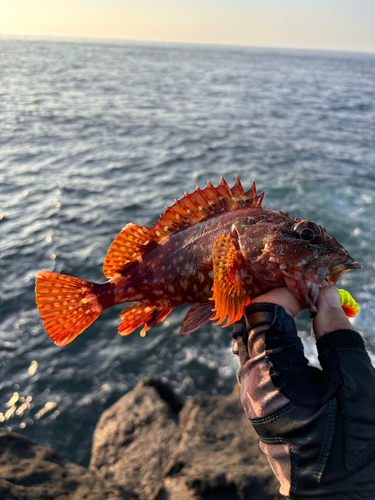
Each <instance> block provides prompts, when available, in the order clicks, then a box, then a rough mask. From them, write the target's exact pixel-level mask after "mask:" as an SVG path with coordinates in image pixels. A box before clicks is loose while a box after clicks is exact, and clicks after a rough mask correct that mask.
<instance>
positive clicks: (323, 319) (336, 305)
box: [313, 286, 354, 340]
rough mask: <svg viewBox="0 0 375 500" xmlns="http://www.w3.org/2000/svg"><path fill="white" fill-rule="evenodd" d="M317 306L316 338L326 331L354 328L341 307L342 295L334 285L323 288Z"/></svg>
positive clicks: (314, 322)
mask: <svg viewBox="0 0 375 500" xmlns="http://www.w3.org/2000/svg"><path fill="white" fill-rule="evenodd" d="M316 306H317V308H318V313H317V315H316V316H315V318H314V319H313V328H314V333H315V337H316V340H318V339H319V338H320V337H321V336H322V335H324V334H325V333H330V332H334V331H335V330H341V329H344V330H354V328H353V326H352V324H351V323H350V321H349V320H348V318H347V317H346V314H345V313H344V311H343V309H342V307H341V300H340V295H339V292H338V290H337V288H335V287H334V286H330V287H326V288H323V289H322V290H321V291H320V295H319V299H318V302H317V304H316Z"/></svg>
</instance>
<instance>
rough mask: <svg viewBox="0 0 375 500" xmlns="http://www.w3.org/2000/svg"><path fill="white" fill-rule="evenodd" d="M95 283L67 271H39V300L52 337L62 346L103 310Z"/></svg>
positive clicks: (37, 292) (37, 279)
mask: <svg viewBox="0 0 375 500" xmlns="http://www.w3.org/2000/svg"><path fill="white" fill-rule="evenodd" d="M96 286H100V285H95V284H94V283H91V282H89V281H85V280H81V279H78V278H73V277H72V276H65V275H63V274H57V273H52V272H50V271H41V272H38V273H37V274H36V288H35V291H36V302H37V306H38V309H39V312H40V315H41V316H42V319H43V321H44V327H45V329H46V330H47V333H48V335H49V336H50V338H51V340H53V341H54V342H55V344H56V345H58V346H63V345H66V344H69V343H70V342H72V341H73V340H74V339H75V338H76V337H77V336H78V335H79V334H80V333H82V332H83V331H84V330H86V328H87V327H88V326H90V325H91V323H93V322H94V321H95V320H96V318H97V317H98V316H100V314H101V313H102V311H103V308H102V306H101V305H100V304H99V302H98V300H97V294H96V293H95V287H96Z"/></svg>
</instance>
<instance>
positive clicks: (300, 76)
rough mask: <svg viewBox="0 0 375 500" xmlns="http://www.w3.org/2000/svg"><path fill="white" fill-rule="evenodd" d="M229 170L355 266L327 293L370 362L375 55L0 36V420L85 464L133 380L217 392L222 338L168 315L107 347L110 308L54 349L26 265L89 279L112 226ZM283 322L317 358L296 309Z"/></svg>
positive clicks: (229, 375) (228, 373) (224, 355)
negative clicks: (311, 223) (357, 266)
mask: <svg viewBox="0 0 375 500" xmlns="http://www.w3.org/2000/svg"><path fill="white" fill-rule="evenodd" d="M236 174H237V175H238V176H239V177H240V179H241V181H242V183H243V185H244V187H245V188H249V186H250V183H251V180H252V179H253V178H254V179H255V180H256V182H257V187H258V189H259V190H260V191H262V190H263V189H264V190H265V191H266V197H265V200H264V205H265V206H267V207H270V208H274V209H277V210H282V211H286V212H289V213H291V214H292V215H294V216H296V217H299V218H309V219H312V220H315V221H316V222H318V223H319V224H321V225H324V226H325V227H326V228H327V229H328V231H329V232H330V234H334V235H335V236H336V237H337V238H338V239H339V241H340V242H341V243H343V244H344V245H345V246H346V248H347V249H348V250H349V252H350V253H351V254H352V255H353V256H354V257H355V258H356V259H357V260H358V261H359V262H360V263H361V264H362V269H361V270H359V271H352V272H350V273H348V274H346V275H345V276H344V277H343V278H342V279H341V285H342V287H344V288H346V289H348V290H349V291H350V292H351V293H352V295H353V296H354V297H355V298H356V299H357V301H358V302H359V304H360V307H361V312H360V314H359V315H358V317H357V318H356V319H355V325H356V328H357V329H358V330H359V331H360V332H362V333H363V335H364V337H365V339H366V342H367V346H368V349H369V351H370V354H371V356H372V358H373V359H374V360H375V252H374V246H375V232H374V227H375V215H374V198H375V56H374V55H364V54H344V53H329V52H302V51H285V50H284V51H283V50H270V49H269V50H261V49H249V48H235V47H215V46H195V45H172V44H151V43H137V44H136V43H125V42H122V43H120V42H112V43H110V42H107V43H99V42H96V41H86V42H81V43H78V42H76V41H69V40H65V41H53V40H46V39H45V40H35V39H10V38H9V39H6V38H3V39H0V259H1V260H0V276H1V279H0V300H1V303H0V308H1V312H0V425H1V426H4V427H5V428H9V429H12V430H14V431H16V432H20V433H22V434H25V435H27V436H29V437H32V438H34V439H37V440H38V441H40V442H41V443H43V444H45V445H48V446H52V447H54V448H55V449H57V450H58V451H60V452H61V453H62V454H63V455H64V456H66V457H67V458H69V459H71V460H73V461H75V462H77V463H80V464H83V465H87V464H88V460H89V454H90V445H91V439H92V433H93V430H94V426H95V424H96V422H97V420H98V418H99V416H100V414H101V413H102V412H103V410H105V409H106V408H107V407H108V406H109V405H111V404H112V403H114V402H115V401H116V400H117V399H118V398H120V397H121V396H122V395H123V394H125V393H126V392H128V391H130V390H131V389H132V388H133V387H134V385H135V384H136V383H137V381H138V380H140V379H141V378H142V377H144V376H153V375H159V376H162V377H165V379H167V380H169V381H170V383H171V384H172V386H173V387H174V389H175V390H176V391H177V392H178V393H179V394H180V395H181V397H182V398H183V399H187V398H189V397H191V396H192V395H194V394H196V393H199V392H201V391H202V392H205V393H212V394H218V393H219V394H227V393H229V392H230V391H231V390H232V389H233V387H234V385H235V384H236V367H237V361H236V358H235V356H233V355H232V354H231V328H227V329H222V328H221V327H215V326H213V325H211V324H210V325H207V326H205V327H204V328H202V329H200V330H198V331H197V332H195V333H193V334H191V335H189V336H185V337H181V336H180V335H179V329H180V326H181V324H182V321H183V318H184V316H185V314H186V311H187V308H186V307H185V306H182V307H180V308H178V309H177V310H175V311H174V312H173V313H172V314H171V315H170V316H169V317H168V318H167V320H165V321H164V322H163V323H162V324H161V325H159V326H157V327H155V328H154V329H153V330H152V331H151V332H149V333H148V334H147V337H146V338H144V339H143V338H141V337H140V336H139V334H138V333H133V334H132V335H130V336H129V337H121V336H119V335H118V334H117V326H118V324H119V313H120V311H121V309H122V306H121V305H119V306H116V307H113V308H111V309H110V310H107V311H105V312H104V313H103V314H102V316H101V317H100V318H99V319H98V320H97V321H96V322H95V323H94V324H93V325H92V326H91V327H90V328H89V329H88V330H87V331H86V332H85V333H84V334H82V335H81V336H80V337H78V338H77V339H76V341H74V342H73V343H72V344H70V345H68V346H66V347H64V348H59V347H56V346H55V345H54V344H53V343H52V342H51V341H50V339H49V338H48V335H47V334H46V332H45V331H44V329H43V326H42V322H41V319H40V317H39V314H38V311H37V308H36V305H35V296H34V286H35V273H36V272H37V271H38V270H51V271H56V272H60V273H66V274H70V275H73V276H78V277H81V278H83V279H88V280H92V281H97V282H101V281H104V277H103V274H102V263H103V261H104V258H105V256H106V253H107V250H108V248H109V246H110V244H111V243H112V241H113V239H114V238H115V236H116V235H117V234H118V232H119V231H120V230H121V228H122V227H123V226H124V225H125V224H126V223H127V222H130V221H132V222H135V223H137V224H145V225H149V226H150V225H152V223H153V222H154V221H156V220H157V219H158V216H159V214H161V213H163V211H164V207H165V205H171V204H172V203H173V200H174V198H181V197H182V196H183V192H184V191H185V190H186V191H188V192H192V191H193V190H194V189H195V187H196V185H199V186H200V187H204V186H205V184H206V181H207V180H210V181H211V182H212V183H213V184H214V185H217V183H218V182H219V180H220V175H224V177H225V179H226V180H227V182H228V184H229V185H230V186H231V185H232V184H233V183H234V180H235V175H236ZM297 323H298V327H299V330H300V333H301V336H302V338H303V341H304V344H305V347H306V353H307V355H308V357H309V359H310V360H311V362H312V363H314V364H316V362H317V361H316V354H315V350H314V342H313V340H312V336H311V322H310V319H309V317H308V315H307V314H306V313H302V314H301V316H300V317H299V318H298V320H297ZM124 417H125V416H124Z"/></svg>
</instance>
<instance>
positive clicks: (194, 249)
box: [36, 176, 361, 346]
mask: <svg viewBox="0 0 375 500" xmlns="http://www.w3.org/2000/svg"><path fill="white" fill-rule="evenodd" d="M263 198H264V192H263V193H262V194H260V195H258V193H257V190H256V186H255V182H254V180H253V182H252V185H251V187H250V189H249V190H248V191H244V189H243V187H242V185H241V182H240V180H239V178H238V176H236V181H235V184H234V185H233V187H232V188H229V186H228V184H227V183H226V181H225V180H224V178H223V177H221V180H220V183H219V184H218V186H217V187H214V186H213V185H212V184H211V183H210V182H209V181H208V182H207V186H206V187H205V188H204V189H203V190H202V189H200V188H199V187H197V188H196V190H195V191H194V192H193V193H192V194H188V193H186V192H185V194H184V196H183V197H182V198H181V199H180V200H175V201H174V204H173V205H172V206H170V207H166V211H165V213H164V214H163V215H161V216H160V220H159V221H158V222H157V223H154V225H153V227H152V228H149V227H146V226H138V225H136V224H134V223H131V222H130V223H128V224H127V225H126V226H125V227H124V228H123V229H122V231H121V232H120V233H119V234H118V236H117V237H116V238H115V240H114V241H113V243H112V245H111V247H110V249H109V251H108V254H107V256H106V258H105V260H104V265H103V272H104V276H105V277H106V278H107V280H108V281H106V282H105V283H93V282H90V281H86V280H82V279H79V278H75V277H72V276H67V275H62V274H57V273H53V272H50V271H40V272H38V273H37V274H36V302H37V306H38V309H39V312H40V315H41V317H42V320H43V322H44V327H45V329H46V331H47V332H48V334H49V336H50V338H51V339H52V340H53V342H55V344H56V345H58V346H64V345H66V344H69V343H70V342H72V341H73V340H74V339H75V338H76V337H77V336H78V335H80V334H81V333H82V332H83V331H84V330H86V329H87V328H88V327H89V326H90V325H91V324H92V323H93V322H94V321H95V320H96V319H97V318H98V317H99V316H100V314H101V313H102V312H103V311H104V310H106V309H108V308H109V307H111V306H113V305H115V304H120V303H130V305H128V306H127V307H125V309H123V311H122V312H121V314H120V317H121V323H120V325H119V328H118V332H119V333H120V335H123V336H125V335H129V334H130V333H132V332H133V331H135V330H136V329H138V328H139V327H141V326H142V330H141V332H140V334H141V336H145V334H146V332H147V331H149V330H150V329H151V328H152V327H154V326H155V325H156V324H158V323H160V322H162V321H163V320H164V319H165V318H166V317H167V316H168V315H169V314H170V313H171V312H172V310H173V309H174V308H175V307H178V306H180V305H182V304H190V305H191V306H192V307H191V308H190V309H189V311H188V313H187V315H186V317H185V319H184V321H183V324H182V328H181V334H183V335H185V334H189V333H192V332H194V331H196V330H197V329H198V328H200V327H202V326H203V325H205V324H207V323H209V322H210V321H215V323H214V324H215V325H222V326H228V325H230V324H232V323H235V322H236V321H238V320H239V319H240V318H241V317H242V316H243V314H244V311H245V308H246V307H247V306H248V305H249V304H250V303H251V300H252V299H254V298H255V297H258V296H259V295H262V294H264V293H266V292H268V291H270V290H271V289H273V288H278V287H287V288H288V289H289V290H291V291H292V293H293V294H294V295H295V296H296V298H297V299H298V301H299V302H300V304H301V307H302V308H304V309H305V308H306V309H307V310H308V311H309V313H310V315H311V316H314V315H315V314H316V313H317V308H316V302H317V299H318V296H319V292H320V290H321V289H322V288H323V287H325V286H330V285H336V283H337V281H338V280H339V278H340V277H341V276H342V275H343V274H344V273H346V272H347V271H349V270H351V269H360V267H361V265H360V264H359V263H358V262H356V261H355V260H354V258H353V257H351V255H350V254H349V253H348V252H347V251H346V249H345V248H344V247H343V246H342V245H341V244H340V243H339V242H338V241H337V239H336V238H335V237H334V236H330V235H329V234H328V232H327V230H326V229H325V228H324V227H322V226H320V225H318V224H317V223H315V222H313V221H310V220H308V219H299V218H294V217H292V216H291V215H290V214H288V213H284V212H280V211H275V210H272V209H269V208H266V207H263V205H262V202H263ZM224 322H225V324H224V325H223V323H224Z"/></svg>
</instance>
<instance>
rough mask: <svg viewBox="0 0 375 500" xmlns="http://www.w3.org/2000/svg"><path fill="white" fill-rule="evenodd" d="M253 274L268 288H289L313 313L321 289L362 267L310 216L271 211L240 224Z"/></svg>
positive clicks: (241, 243)
mask: <svg viewBox="0 0 375 500" xmlns="http://www.w3.org/2000/svg"><path fill="white" fill-rule="evenodd" d="M235 226H236V230H237V234H238V240H239V247H240V249H241V252H242V254H243V256H244V258H245V262H246V265H247V267H248V269H249V271H250V273H251V274H252V275H253V276H254V278H256V280H257V282H258V283H260V284H261V285H263V287H262V288H263V289H266V288H268V289H272V288H275V287H279V286H287V287H288V288H289V290H290V291H291V292H292V293H293V294H294V295H295V296H296V298H297V299H298V300H299V302H300V304H301V306H302V307H303V308H306V309H307V310H308V311H309V313H310V316H315V314H316V313H317V312H318V311H317V308H316V302H317V300H318V297H319V292H320V290H321V288H322V287H325V286H330V285H334V286H335V285H336V283H337V281H338V280H339V278H340V277H341V276H342V275H343V274H344V273H346V272H347V271H349V270H350V269H360V268H361V265H360V264H359V263H358V262H356V261H355V260H354V259H353V257H352V256H351V255H350V254H349V253H348V252H347V250H346V249H345V248H344V246H343V245H341V243H339V242H338V241H337V239H336V238H335V237H334V236H330V235H329V234H328V232H327V230H326V229H325V228H324V227H322V226H320V225H318V224H316V223H315V222H313V221H310V220H308V219H295V218H293V217H291V216H290V215H289V214H284V213H282V212H273V211H267V213H264V214H263V215H262V216H261V217H258V218H256V217H249V218H248V219H247V220H243V221H240V222H239V223H236V224H235Z"/></svg>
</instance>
